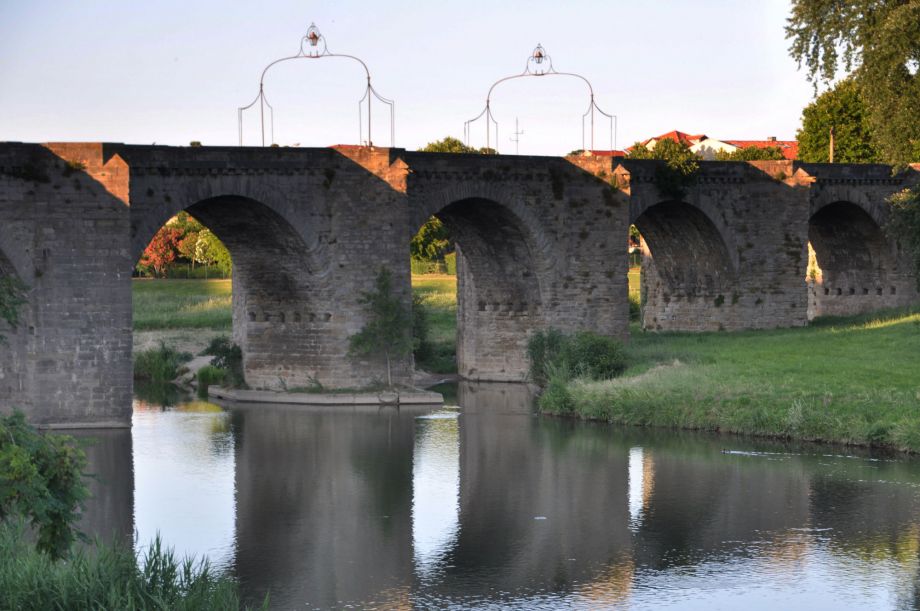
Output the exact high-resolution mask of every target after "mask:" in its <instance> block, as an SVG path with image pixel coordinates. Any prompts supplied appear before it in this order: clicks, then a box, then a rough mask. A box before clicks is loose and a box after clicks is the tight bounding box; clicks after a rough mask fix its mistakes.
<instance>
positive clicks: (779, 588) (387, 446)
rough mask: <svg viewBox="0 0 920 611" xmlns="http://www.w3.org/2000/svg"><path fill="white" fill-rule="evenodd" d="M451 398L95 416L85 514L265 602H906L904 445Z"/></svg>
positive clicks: (894, 605) (912, 524)
mask: <svg viewBox="0 0 920 611" xmlns="http://www.w3.org/2000/svg"><path fill="white" fill-rule="evenodd" d="M457 396H458V403H459V404H460V405H461V406H462V408H459V409H458V408H456V407H454V408H450V407H448V408H441V409H433V410H432V409H416V408H403V409H402V410H400V411H396V410H394V409H392V408H385V409H382V410H377V409H376V408H374V409H367V410H353V409H343V410H338V411H330V410H328V409H326V410H320V409H298V408H291V407H281V406H246V407H227V408H221V407H218V406H216V405H213V404H210V403H206V402H189V403H180V405H179V406H178V407H173V408H159V407H154V406H151V405H150V404H148V403H145V402H144V401H141V400H138V401H136V403H135V409H134V424H133V429H132V431H131V432H118V431H108V432H105V433H101V434H96V436H97V437H99V439H98V440H97V442H96V443H95V444H93V445H92V446H90V449H89V454H90V458H91V463H92V465H93V469H94V470H95V471H96V473H97V474H98V476H99V480H100V481H99V482H97V483H94V484H93V487H94V490H95V493H96V499H95V500H94V501H93V502H92V503H91V505H90V506H89V507H88V511H87V515H86V517H85V520H84V527H85V528H86V529H87V530H89V531H91V532H97V533H102V534H109V533H110V532H111V531H112V530H115V531H117V532H121V533H123V534H124V533H130V532H131V531H132V530H135V529H136V531H137V536H138V541H139V544H145V543H146V542H148V541H149V540H150V539H152V538H153V536H154V535H155V534H156V533H157V532H160V533H161V534H162V536H163V538H164V540H165V541H166V542H167V543H168V544H170V545H173V546H174V547H175V548H176V550H177V551H178V552H180V553H188V554H198V555H200V554H207V555H208V556H209V558H210V559H211V560H212V562H214V563H216V564H218V565H220V566H222V567H225V568H227V569H228V570H230V571H232V572H233V573H235V574H236V575H237V576H238V577H239V578H240V580H241V583H242V585H243V590H244V593H246V594H247V595H248V596H251V597H253V598H258V599H260V598H261V597H262V596H263V595H264V592H265V591H266V590H270V591H271V599H272V603H273V606H274V607H275V608H281V609H287V608H362V609H364V608H413V607H414V608H439V609H440V608H448V607H450V608H457V609H463V608H471V609H472V608H476V609H499V608H501V609H566V608H571V609H582V608H590V609H598V608H600V609H605V608H617V609H700V610H705V611H711V610H713V609H808V610H809V611H817V610H820V609H901V608H904V609H907V608H915V606H916V605H917V604H918V602H917V601H918V600H920V581H918V570H920V563H918V554H920V496H918V490H920V488H918V486H920V463H918V461H916V460H910V459H906V458H897V459H895V458H891V457H878V456H868V455H866V456H861V455H852V454H847V455H838V454H835V453H833V452H831V451H828V449H827V448H825V447H821V446H786V445H778V444H772V443H764V442H752V441H747V440H744V439H741V438H733V437H714V436H703V435H691V434H678V433H663V432H655V431H641V430H636V429H621V428H615V427H609V426H602V425H592V424H583V423H576V422H570V421H564V420H556V419H549V418H540V417H535V416H534V415H533V414H532V413H531V409H530V397H529V395H528V394H527V391H526V389H524V388H520V387H516V386H514V385H499V384H478V385H476V384H461V385H460V387H459V388H458V389H457Z"/></svg>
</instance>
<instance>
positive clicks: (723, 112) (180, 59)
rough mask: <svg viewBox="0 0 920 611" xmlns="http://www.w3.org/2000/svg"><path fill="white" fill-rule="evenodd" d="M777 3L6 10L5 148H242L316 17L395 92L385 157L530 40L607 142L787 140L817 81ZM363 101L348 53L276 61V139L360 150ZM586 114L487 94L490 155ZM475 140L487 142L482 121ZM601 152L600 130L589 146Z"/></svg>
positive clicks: (0, 10) (443, 125) (540, 144)
mask: <svg viewBox="0 0 920 611" xmlns="http://www.w3.org/2000/svg"><path fill="white" fill-rule="evenodd" d="M788 12H789V6H788V2H787V1H786V0H705V1H692V2H691V1H688V0H683V1H678V0H660V1H654V2H652V1H646V2H638V1H633V2H626V1H624V0H605V1H600V2H581V1H569V2H559V1H557V2H544V1H542V0H535V1H531V2H514V3H512V2H495V1H494V0H493V1H491V2H490V1H480V0H470V1H467V2H463V3H459V2H443V1H437V0H428V1H426V2H421V1H419V0H417V1H416V2H402V1H396V0H391V1H389V2H375V3H371V2H366V3H365V2H358V1H354V0H335V1H312V2H309V1H307V2H303V1H302V2H293V1H291V0H279V1H269V0H266V1H265V2H258V3H257V2H254V1H252V0H249V1H247V2H230V1H227V0H191V1H190V0H186V1H184V2H178V1H176V0H160V1H157V2H143V3H141V2H125V1H124V0H122V1H119V2H116V1H113V0H95V1H93V0H84V1H80V2H60V1H58V2H51V1H48V0H28V1H26V0H0V140H18V141H26V142H45V141H59V140H60V141H110V142H127V143H137V144H150V143H153V142H156V143H157V144H171V145H186V144H188V143H189V142H190V141H191V140H200V141H201V142H202V143H204V144H205V145H236V144H237V143H238V136H237V133H238V132H237V108H238V107H240V106H244V105H246V104H248V103H249V102H250V101H252V99H253V98H254V97H255V95H256V94H257V93H258V83H259V75H260V73H261V71H262V69H263V67H264V66H265V65H266V64H268V63H269V62H270V61H272V60H274V59H277V58H279V57H283V56H288V55H293V54H295V53H296V52H297V50H298V48H299V44H300V39H301V37H302V36H303V35H304V34H305V33H306V30H307V28H308V27H309V25H310V23H311V22H316V25H317V26H318V27H319V28H320V30H321V31H322V33H323V34H324V35H325V37H326V40H327V43H328V46H329V49H330V50H331V51H333V52H335V53H348V54H351V55H356V56H358V57H361V58H362V59H363V60H364V61H365V62H366V63H367V65H368V66H369V68H370V71H371V76H372V79H373V84H374V86H375V88H376V89H377V90H378V91H379V92H380V93H381V94H382V95H383V96H386V97H389V98H392V99H394V100H395V101H396V142H395V144H396V146H399V147H404V148H408V149H416V148H418V147H420V146H423V145H424V144H425V143H427V142H429V141H431V140H436V139H439V138H442V137H444V136H447V135H452V136H455V137H462V136H463V122H464V121H465V120H466V119H470V118H472V117H474V116H476V115H477V114H479V112H480V111H481V110H482V108H483V106H484V104H485V96H486V92H487V91H488V89H489V86H490V85H491V84H492V83H493V82H494V81H495V80H497V79H499V78H501V77H504V76H509V75H512V74H516V73H520V72H521V71H523V69H524V66H525V64H526V60H527V57H528V56H529V55H530V53H531V52H532V50H533V48H534V47H535V46H536V44H537V43H542V44H543V46H544V47H545V48H546V51H547V53H548V54H549V55H550V56H551V57H552V59H553V63H554V65H555V68H556V69H557V70H559V71H567V72H576V73H579V74H581V75H583V76H585V77H586V78H587V79H588V80H590V81H591V82H592V84H593V86H594V90H595V95H596V101H597V103H598V105H599V106H600V107H601V108H602V109H603V110H605V111H606V112H608V113H611V114H615V115H617V118H618V121H617V123H618V125H617V127H618V130H617V132H618V133H617V145H618V147H619V148H623V147H625V146H628V145H630V144H632V143H633V142H634V141H636V140H641V139H645V138H648V137H651V136H654V135H657V134H660V133H663V132H667V131H670V130H672V129H679V130H681V131H686V132H691V133H705V134H707V135H709V136H712V137H716V138H725V139H763V138H766V137H768V136H776V137H777V138H779V139H792V138H794V137H795V132H796V130H797V129H798V127H799V124H800V120H801V111H802V108H803V107H804V106H805V105H806V104H808V103H809V102H810V101H811V99H812V88H811V85H810V84H809V83H808V82H807V81H806V79H805V75H804V73H803V72H801V71H798V70H797V67H796V64H795V62H794V61H793V60H792V59H791V58H790V57H789V54H788V46H789V44H788V41H787V40H785V38H784V32H783V25H784V23H785V18H786V16H787V14H788ZM363 92H364V74H363V71H362V70H361V68H360V67H359V66H358V65H357V64H354V63H350V62H348V61H345V60H342V59H333V58H327V59H323V60H319V61H314V60H299V61H292V62H286V63H285V64H282V65H281V66H279V67H278V68H275V69H273V70H272V71H270V72H269V74H268V77H267V78H266V93H267V95H268V96H269V99H270V100H271V102H272V104H273V105H274V106H275V111H276V114H275V141H276V142H278V143H279V144H281V145H293V144H299V145H300V146H327V145H330V144H336V143H345V144H357V143H358V139H359V137H358V110H357V100H358V99H359V98H360V97H361V95H362V94H363ZM587 104H588V97H587V90H586V88H585V87H584V85H583V84H581V83H579V82H578V81H577V80H575V79H567V78H562V77H554V78H539V79H538V78H528V79H518V80H516V81H512V82H511V83H507V84H505V85H500V86H499V87H498V88H496V90H495V93H494V94H493V101H492V110H493V113H494V114H495V116H496V118H497V119H498V120H499V122H500V131H499V140H498V143H497V145H498V149H499V151H500V152H502V153H506V154H511V153H514V148H515V147H514V143H513V142H511V141H510V137H511V135H512V132H513V131H514V121H515V118H516V117H517V118H518V120H519V124H520V129H522V130H523V132H524V133H523V135H522V136H521V138H520V152H521V154H534V155H560V154H565V153H568V152H569V151H570V150H572V149H577V148H581V138H582V133H581V114H582V113H583V112H584V110H585V108H586V107H587ZM383 110H384V109H383V108H382V107H379V106H377V107H374V115H373V121H374V132H373V139H374V143H375V144H377V145H381V146H386V145H388V144H389V127H388V119H389V115H388V113H385V112H382V111H383ZM245 126H246V128H247V129H246V133H245V141H244V143H245V144H247V145H257V144H259V137H258V134H257V132H256V130H257V129H258V115H257V114H256V113H249V114H247V115H246V116H245ZM470 144H472V145H475V146H483V145H484V144H485V124H484V123H483V122H482V121H480V122H479V123H477V124H474V126H473V130H472V139H471V142H470ZM609 144H610V143H609V128H608V126H607V124H605V123H602V122H600V121H598V126H597V130H596V133H595V148H609ZM493 146H495V143H494V135H493Z"/></svg>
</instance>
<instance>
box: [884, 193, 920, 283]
mask: <svg viewBox="0 0 920 611" xmlns="http://www.w3.org/2000/svg"><path fill="white" fill-rule="evenodd" d="M888 203H889V204H890V205H891V208H890V211H891V216H890V218H889V221H888V225H887V226H886V230H887V232H888V235H889V236H891V238H892V239H894V240H896V241H897V242H898V243H899V244H900V246H901V247H902V248H903V249H904V250H905V251H906V252H907V253H908V255H909V256H910V257H911V258H912V259H913V261H914V271H915V273H916V276H917V288H918V289H920V186H918V187H914V188H913V189H905V190H903V191H901V192H900V193H896V194H895V195H894V196H892V197H891V198H890V199H889V200H888Z"/></svg>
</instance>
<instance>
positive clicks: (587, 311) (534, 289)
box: [406, 153, 628, 381]
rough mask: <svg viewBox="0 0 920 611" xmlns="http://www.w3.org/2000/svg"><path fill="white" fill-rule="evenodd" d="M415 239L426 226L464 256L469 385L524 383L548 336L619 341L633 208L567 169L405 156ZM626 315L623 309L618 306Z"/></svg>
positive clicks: (560, 164)
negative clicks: (535, 340) (538, 342)
mask: <svg viewBox="0 0 920 611" xmlns="http://www.w3.org/2000/svg"><path fill="white" fill-rule="evenodd" d="M406 160H407V163H408V165H409V167H410V173H409V176H408V181H407V194H408V200H409V209H410V231H409V235H414V233H415V232H416V231H417V229H418V227H419V226H421V225H422V224H423V223H424V222H425V221H426V220H427V219H428V218H429V217H430V216H437V217H438V218H439V219H441V221H442V222H443V223H444V224H445V225H446V226H447V227H448V230H449V231H450V232H451V235H452V237H453V239H454V240H455V243H456V245H457V251H458V258H457V275H458V289H457V299H458V313H457V319H458V324H457V329H458V331H457V362H458V371H459V373H460V375H462V376H463V377H465V378H467V379H473V380H488V381H519V380H522V379H525V378H526V375H527V370H528V362H527V357H526V346H527V341H528V339H529V338H530V336H531V335H532V334H533V332H535V331H537V330H540V329H546V328H549V327H552V328H556V329H559V330H561V331H564V332H571V331H576V330H581V329H587V328H590V329H592V330H594V331H596V332H599V333H603V334H607V335H613V336H620V337H622V336H624V335H625V333H624V332H625V330H626V319H627V317H628V311H627V310H626V308H624V307H622V306H623V305H625V304H622V301H621V298H620V291H622V292H623V294H625V291H626V273H625V272H626V269H625V267H626V265H625V264H626V260H625V256H623V252H622V249H621V248H619V246H620V244H619V242H618V241H616V240H615V239H613V237H612V236H614V235H616V234H617V233H619V232H622V233H623V234H624V235H625V232H626V226H625V225H624V223H625V221H626V205H627V204H626V202H625V200H622V199H621V198H618V197H617V196H616V195H615V194H614V192H613V191H612V189H611V188H610V186H609V184H608V183H607V182H606V181H603V180H598V178H597V177H596V176H594V175H592V174H590V173H588V172H585V171H584V170H582V169H580V168H578V167H576V166H575V165H573V164H572V163H570V162H568V161H566V160H563V159H548V158H529V157H521V158H513V159H508V158H501V157H498V156H482V155H456V154H433V153H409V154H407V155H406ZM618 306H619V307H618Z"/></svg>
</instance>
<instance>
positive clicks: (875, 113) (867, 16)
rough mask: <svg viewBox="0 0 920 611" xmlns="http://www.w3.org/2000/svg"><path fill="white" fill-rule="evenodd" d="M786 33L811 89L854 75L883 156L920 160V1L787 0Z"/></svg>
mask: <svg viewBox="0 0 920 611" xmlns="http://www.w3.org/2000/svg"><path fill="white" fill-rule="evenodd" d="M786 37H787V38H789V39H791V40H792V45H791V47H790V49H789V51H790V54H791V55H792V57H793V58H794V59H796V60H797V61H798V62H799V65H800V66H801V65H803V64H804V65H805V67H806V69H807V73H808V79H809V80H810V81H812V82H814V83H815V89H816V90H817V86H818V83H819V82H825V83H830V82H832V81H833V80H834V79H835V78H836V77H837V75H838V72H839V71H840V70H843V72H845V73H847V74H849V75H851V76H852V77H853V79H854V81H855V83H856V85H857V86H858V88H859V90H860V93H861V95H862V99H863V101H864V102H865V104H866V108H867V110H868V117H869V122H870V124H871V126H872V134H873V139H874V141H875V144H876V146H877V147H878V150H879V153H880V156H881V158H882V159H884V160H885V161H887V162H890V163H894V164H904V163H907V162H909V161H911V160H916V159H920V121H918V120H917V116H918V115H920V71H918V67H920V0H793V2H792V14H791V16H790V17H789V19H788V25H787V26H786ZM835 160H836V155H835Z"/></svg>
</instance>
